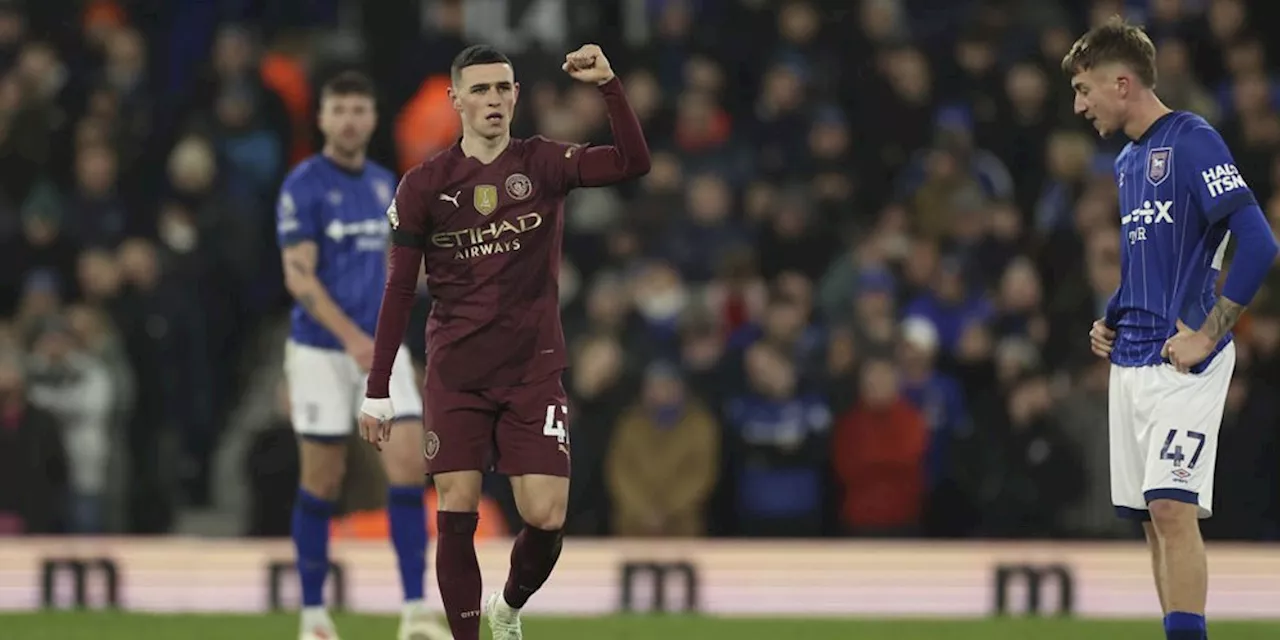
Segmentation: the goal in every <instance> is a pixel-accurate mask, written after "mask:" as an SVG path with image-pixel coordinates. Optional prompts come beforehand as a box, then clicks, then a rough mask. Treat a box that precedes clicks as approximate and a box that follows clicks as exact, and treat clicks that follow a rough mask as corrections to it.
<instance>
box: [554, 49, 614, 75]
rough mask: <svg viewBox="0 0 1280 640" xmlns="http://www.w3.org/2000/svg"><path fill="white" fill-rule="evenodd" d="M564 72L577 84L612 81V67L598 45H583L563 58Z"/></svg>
mask: <svg viewBox="0 0 1280 640" xmlns="http://www.w3.org/2000/svg"><path fill="white" fill-rule="evenodd" d="M560 68H561V69H564V72H565V73H567V74H569V76H570V77H572V78H573V79H574V80H577V81H579V82H591V83H594V84H604V83H606V82H608V81H610V80H612V79H613V67H612V66H610V65H609V59H608V58H606V57H604V52H603V51H601V50H600V46H599V45H594V44H584V45H582V47H581V48H579V49H578V50H577V51H574V52H571V53H569V54H568V55H566V56H565V57H564V64H562V65H560Z"/></svg>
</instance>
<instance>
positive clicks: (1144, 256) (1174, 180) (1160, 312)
mask: <svg viewBox="0 0 1280 640" xmlns="http://www.w3.org/2000/svg"><path fill="white" fill-rule="evenodd" d="M1115 170H1116V184H1117V186H1118V187H1119V195H1120V232H1121V246H1122V251H1121V256H1120V288H1119V290H1118V291H1116V294H1115V296H1113V297H1112V299H1111V301H1110V303H1109V304H1108V305H1107V318H1106V321H1107V324H1108V325H1109V326H1111V327H1113V328H1115V329H1117V336H1116V342H1115V348H1114V350H1113V351H1112V352H1111V361H1112V362H1113V363H1115V364H1117V365H1120V366H1131V367H1140V366H1146V365H1152V364H1159V363H1161V362H1164V359H1163V358H1162V357H1161V355H1160V351H1161V348H1162V347H1163V345H1164V342H1165V340H1167V339H1168V338H1169V337H1170V336H1172V335H1173V334H1174V333H1175V331H1176V328H1175V325H1176V322H1177V320H1178V319H1181V320H1182V321H1183V322H1184V323H1186V324H1187V325H1188V326H1190V327H1191V328H1193V329H1198V328H1199V327H1200V326H1201V325H1202V324H1203V323H1204V320H1205V318H1206V317H1207V316H1208V314H1209V311H1210V310H1211V309H1213V305H1214V303H1215V302H1216V300H1217V294H1216V289H1215V284H1216V282H1217V278H1218V273H1219V271H1220V270H1221V269H1222V259H1223V254H1224V253H1225V252H1226V248H1227V241H1228V239H1229V237H1230V234H1229V232H1228V231H1227V224H1226V220H1225V218H1226V217H1227V216H1228V215H1230V214H1231V213H1232V212H1234V211H1236V210H1237V209H1240V208H1241V207H1243V206H1246V205H1248V204H1250V203H1254V202H1255V200H1254V196H1253V193H1252V192H1251V191H1250V190H1249V186H1248V185H1247V184H1245V181H1244V179H1243V178H1241V176H1240V172H1239V171H1238V170H1237V169H1236V165H1235V161H1234V160H1233V159H1232V157H1231V152H1230V151H1229V150H1228V149H1227V145H1226V144H1225V143H1224V142H1223V140H1222V136H1220V135H1218V132H1217V131H1215V130H1214V128H1213V127H1212V126H1211V125H1209V123H1208V122H1205V120H1204V119H1203V118H1201V117H1200V116H1197V115H1195V114H1192V113H1187V112H1183V111H1175V112H1173V113H1170V114H1167V115H1165V116H1164V117H1162V118H1160V119H1159V120H1157V121H1156V122H1155V124H1153V125H1152V126H1151V127H1150V128H1149V129H1148V130H1147V132H1146V133H1145V134H1143V136H1142V137H1141V138H1140V139H1138V140H1134V141H1132V142H1130V143H1129V144H1128V145H1126V146H1125V148H1124V150H1123V151H1121V152H1120V155H1119V156H1118V157H1117V158H1116V162H1115ZM1230 339H1231V336H1230V335H1228V336H1226V337H1225V338H1223V340H1222V343H1221V344H1219V345H1218V346H1217V349H1215V351H1214V355H1216V354H1217V351H1218V350H1221V349H1222V347H1223V346H1224V345H1225V344H1226V343H1227V342H1228V341H1229V340H1230ZM1212 357H1213V356H1210V358H1206V359H1205V362H1204V363H1201V365H1200V367H1198V368H1197V369H1196V370H1197V371H1198V370H1201V369H1203V367H1204V366H1206V365H1207V363H1208V362H1209V361H1210V360H1212Z"/></svg>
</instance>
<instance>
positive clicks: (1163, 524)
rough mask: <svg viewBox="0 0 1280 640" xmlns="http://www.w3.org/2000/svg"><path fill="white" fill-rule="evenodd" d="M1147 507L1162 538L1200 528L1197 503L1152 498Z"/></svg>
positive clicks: (1152, 522) (1152, 521)
mask: <svg viewBox="0 0 1280 640" xmlns="http://www.w3.org/2000/svg"><path fill="white" fill-rule="evenodd" d="M1147 509H1148V510H1149V511H1150V513H1151V524H1152V526H1153V527H1154V528H1155V530H1156V532H1157V533H1158V534H1159V535H1160V537H1162V538H1169V537H1172V536H1179V535H1184V534H1187V533H1190V532H1192V531H1198V530H1199V521H1198V520H1197V518H1198V514H1197V511H1198V509H1199V507H1198V506H1197V505H1194V504H1190V503H1187V502H1180V501H1177V500H1169V499H1163V498H1162V499H1159V500H1152V501H1151V503H1150V504H1148V505H1147Z"/></svg>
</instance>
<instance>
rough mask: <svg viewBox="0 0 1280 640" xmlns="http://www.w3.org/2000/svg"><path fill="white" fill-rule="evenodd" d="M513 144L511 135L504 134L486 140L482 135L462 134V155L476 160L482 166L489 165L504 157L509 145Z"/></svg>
mask: <svg viewBox="0 0 1280 640" xmlns="http://www.w3.org/2000/svg"><path fill="white" fill-rule="evenodd" d="M510 144H511V133H510V132H508V133H504V134H502V135H500V136H498V137H496V138H486V137H484V136H480V135H470V136H469V135H467V134H466V133H463V134H462V154H463V155H465V156H467V157H468V158H475V159H476V160H477V161H479V162H480V163H481V164H489V163H490V162H493V161H494V160H496V159H497V158H498V156H500V155H502V152H503V151H506V150H507V145H510Z"/></svg>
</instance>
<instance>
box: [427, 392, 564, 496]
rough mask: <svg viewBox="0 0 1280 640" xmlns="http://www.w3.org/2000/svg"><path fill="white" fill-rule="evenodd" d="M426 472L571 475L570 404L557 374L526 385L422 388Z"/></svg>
mask: <svg viewBox="0 0 1280 640" xmlns="http://www.w3.org/2000/svg"><path fill="white" fill-rule="evenodd" d="M423 387H424V388H423V391H424V393H423V398H422V399H423V404H424V405H425V406H424V408H425V412H424V413H425V414H426V429H427V431H426V438H425V446H424V453H425V455H426V458H427V473H429V474H438V473H448V472H450V471H497V472H498V473H500V474H502V475H506V476H522V475H531V474H538V475H549V476H560V477H564V478H567V477H569V420H568V413H569V407H568V405H569V403H568V400H567V396H566V394H565V391H564V385H563V384H562V383H561V380H560V372H558V371H557V372H556V373H553V374H551V375H550V376H547V377H546V378H543V379H542V380H538V381H536V382H531V383H527V384H521V385H515V386H510V387H495V388H491V389H480V390H475V391H455V390H452V389H446V388H444V386H443V385H441V384H439V382H438V381H437V380H435V379H434V376H433V375H432V374H431V372H430V371H428V372H427V380H426V383H425V384H424V385H423Z"/></svg>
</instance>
